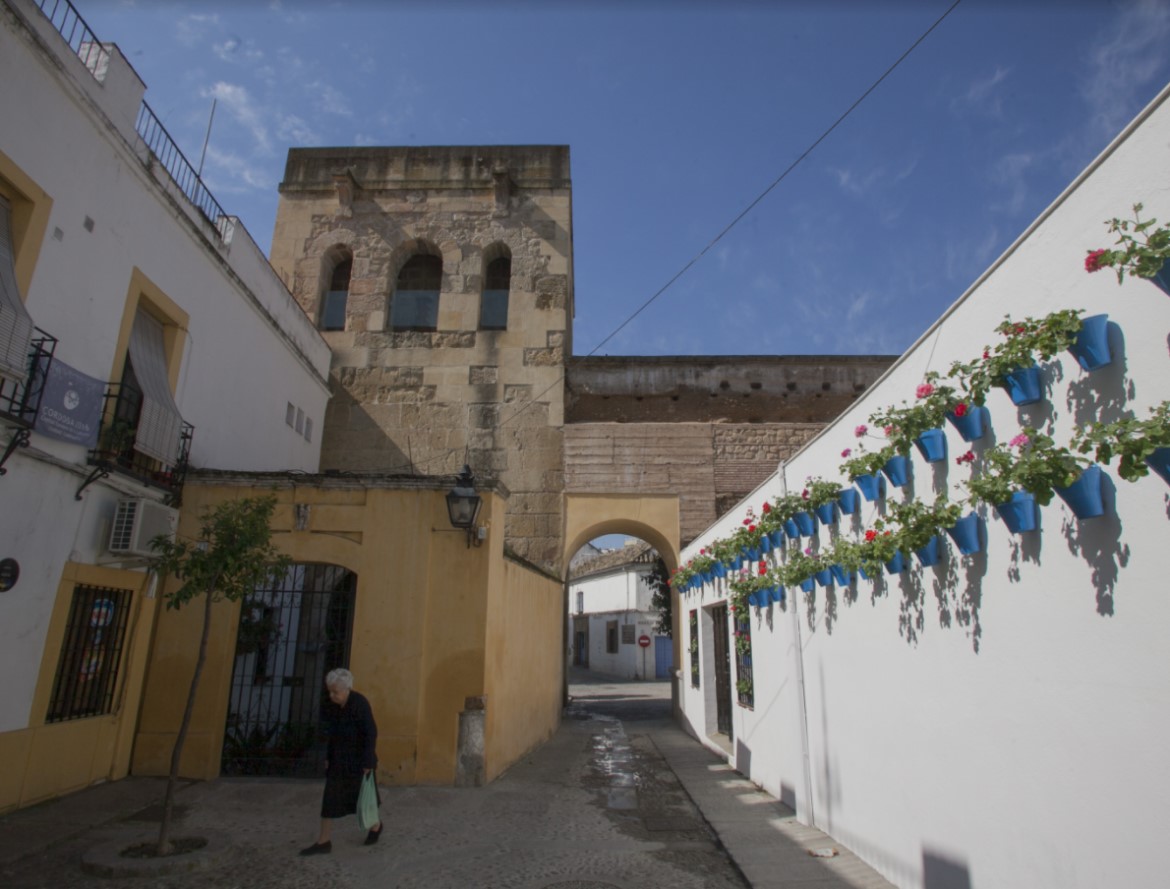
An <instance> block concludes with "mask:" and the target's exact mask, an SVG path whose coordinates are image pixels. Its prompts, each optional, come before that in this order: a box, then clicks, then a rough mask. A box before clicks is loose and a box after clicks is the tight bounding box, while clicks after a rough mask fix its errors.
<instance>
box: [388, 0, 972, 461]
mask: <svg viewBox="0 0 1170 889" xmlns="http://www.w3.org/2000/svg"><path fill="white" fill-rule="evenodd" d="M961 2H962V0H955V2H954V3H952V4H951V5H950V6H949V7H948V8H947V10H946V12H944V13H943V14H942V15H940V16H939V17H938V18H937V19H936V20H935V21H934V23H933V24H932V25H931V26H930V27H929V28H927V29H926V30H925V31H923V32H922V34H920V35H919V37H918V39H917V40H915V41H914V42H913V43H912V44H910V46H909V47H907V49H906V50H905V51H904V52H903V53H902V54H901V55H900V56H898V58H897V59H896V60H895V61H894V63H893V64H891V65H890V66H889V67H888V68H886V70H885V71H883V72H882V74H881V76H880V77H878V78H877V80H875V81H874V82H873V83H872V84H870V86H869V88H868V89H866V90H865V92H863V93H862V94H861V95H860V96H858V97H857V99H855V100H854V102H853V104H851V105H850V106H849V107H848V108H847V109H845V111H844V112H842V113H841V115H840V116H838V118H837V119H836V120H835V121H833V123H832V124H830V125H829V127H828V128H827V129H826V130H825V131H824V132H822V133H821V134H820V136H818V137H817V138H816V140H815V141H813V142H812V143H811V144H810V145H809V146H808V147H807V148H806V149H805V150H804V151H802V152H801V153H800V155H799V156H797V158H796V159H795V160H794V161H792V163H790V164H789V165H788V166H787V167H786V168H785V169H784V171H783V172H782V173H781V174H780V175H779V176H777V177H776V178H775V179H774V180H772V182H771V184H770V185H768V187H767V188H765V189H764V190H763V191H762V192H760V193H759V194H758V195H757V196H756V198H755V199H754V200H753V201H752V202H751V203H750V204H748V205H747V206H746V207H744V209H743V210H741V211H740V212H739V214H738V215H737V216H736V217H735V218H734V219H732V220H731V222H729V223H727V225H725V226H724V227H723V229H722V231H720V232H719V233H718V234H717V235H716V236H715V237H714V238H712V239H711V241H710V242H709V243H708V244H707V245H706V246H705V247H704V248H703V249H702V250H700V251H699V252H698V253H696V254H695V255H694V256H693V257H692V258H691V259H690V261H688V262H687V263H686V265H684V266H683V267H682V268H681V269H679V270H678V271H677V272H675V274H674V275H673V276H672V277H671V278H670V280H668V281H667V282H666V283H665V284H663V285H662V286H661V287H659V288H658V290H657V291H655V293H654V294H653V295H652V296H651V297H650V298H649V299H647V300H646V301H645V302H643V303H642V305H640V306H639V307H638V308H637V309H635V310H634V311H633V312H632V313H631V314H630V315H629V316H628V317H627V318H626V319H625V320H624V321H622V323H621V324H619V325H618V326H617V327H615V328H614V329H613V330H612V331H610V333H609V334H608V335H607V336H606V337H605V339H603V340H602V341H601V342H599V343H598V344H597V345H596V346H594V347H593V348H592V349H590V350H589V351H588V352H586V353H585V356H584V357H586V358H588V357H591V356H593V355H594V354H596V353H597V351H598V350H599V349H600V348H601V347H602V346H604V345H605V344H606V343H608V342H609V341H610V340H612V339H613V338H614V337H615V336H617V335H618V334H619V333H620V332H621V331H622V330H623V329H624V328H625V327H626V326H627V325H629V324H630V322H631V321H633V320H634V319H635V318H637V317H638V316H639V315H640V314H642V312H644V311H645V310H646V309H647V308H649V307H650V305H651V304H653V303H654V302H655V301H656V300H657V299H658V298H659V297H661V296H662V295H663V294H664V293H666V291H667V290H669V289H670V288H671V287H672V286H673V285H674V283H675V282H676V281H678V280H679V279H680V278H681V277H682V276H683V275H685V274H686V273H687V272H688V271H690V269H691V267H692V266H694V265H695V264H696V263H697V262H698V261H699V260H700V259H702V258H703V257H704V256H705V255H706V254H707V252H708V251H709V250H710V249H711V248H712V247H714V246H715V245H716V244H718V243H719V242H720V241H721V240H723V238H724V237H725V236H726V235H727V234H728V232H730V231H731V230H732V229H733V228H735V226H736V225H738V224H739V223H740V222H741V221H742V220H743V219H744V217H746V216H747V215H748V214H749V213H751V212H752V210H754V209H755V208H756V206H757V205H758V204H759V203H760V202H761V201H762V200H764V198H766V197H767V196H768V195H769V194H770V193H771V192H772V190H773V189H774V188H776V186H777V185H779V184H780V183H781V182H783V181H784V180H785V179H787V178H788V175H789V174H790V173H791V172H792V171H793V170H795V169H796V168H797V167H798V166H800V164H801V163H802V162H803V161H804V160H805V159H806V158H807V157H808V156H809V155H810V154H812V153H813V151H815V150H816V148H817V146H819V145H820V144H821V143H822V142H824V141H825V139H827V138H828V137H829V135H830V134H831V133H832V132H833V131H834V130H835V129H837V127H839V126H840V125H841V124H842V123H844V122H845V120H846V118H848V117H849V115H851V114H852V113H853V112H854V111H856V110H857V108H858V107H859V106H860V105H861V103H862V102H864V101H865V100H866V99H867V98H869V95H870V94H871V93H872V92H873V91H874V90H876V89H877V88H878V87H879V86H880V85H881V84H882V82H883V81H884V80H885V79H886V78H887V77H889V76H890V75H891V74H892V73H893V72H894V70H895V69H897V67H898V66H899V65H901V64H902V62H904V61H906V59H907V58H908V57H909V56H910V54H911V53H912V52H914V50H915V49H917V48H918V46H919V45H920V44H921V43H922V42H923V41H924V40H926V38H927V37H929V36H930V35H931V33H932V32H933V31H934V30H935V28H937V27H938V26H939V25H941V24H942V23H943V22H944V21H945V20H946V18H947V17H948V16H949V15H950V14H951V13H952V12H954V11H955V9H956V8H957V7H958V5H959V4H960V3H961ZM564 380H565V374H564V371H561V373H560V374H559V375H558V376H557V379H556V380H554V381H553V382H552V383H550V384H549V385H548V386H546V387H545V388H544V389H542V390H541V391H540V392H539V393H537V394H536V395H535V396H534V397H532V398H530V399H529V400H528V401H527V402H526V403H525V404H524V405H522V406H521V407H520V408H519V409H518V410H517V411H516V412H515V413H514V414H512V415H511V416H510V417H507V418H506V419H503V420H501V421H500V422H499V424H497V426H496V428H497V429H500V428H503V427H504V426H506V425H508V423H510V422H512V421H513V420H515V419H516V418H518V417H519V416H521V415H522V414H523V413H524V411H526V410H528V409H529V408H530V407H531V406H532V405H534V404H538V403H539V399H540V398H541V397H542V396H543V395H545V394H546V393H548V392H550V391H552V390H553V389H554V388H555V387H557V386H559V385H561V384H562V383H563V382H564ZM459 450H460V449H459V448H450V449H448V450H446V451H441V452H439V453H437V454H435V455H434V456H433V457H431V458H430V459H429V460H425V461H423V463H422V466H430V465H432V464H433V463H435V462H436V461H438V460H444V461H445V460H446V458H447V457H449V456H450V455H451V454H453V453H456V452H458V451H459ZM399 468H402V469H406V468H410V467H399ZM392 471H394V470H392Z"/></svg>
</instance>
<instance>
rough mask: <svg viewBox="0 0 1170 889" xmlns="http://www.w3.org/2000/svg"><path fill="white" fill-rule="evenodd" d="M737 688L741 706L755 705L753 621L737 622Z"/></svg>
mask: <svg viewBox="0 0 1170 889" xmlns="http://www.w3.org/2000/svg"><path fill="white" fill-rule="evenodd" d="M735 690H736V693H737V694H738V695H739V703H740V706H743V707H752V706H754V705H755V702H756V697H755V683H754V681H753V679H752V625H751V621H747V620H745V621H736V623H735Z"/></svg>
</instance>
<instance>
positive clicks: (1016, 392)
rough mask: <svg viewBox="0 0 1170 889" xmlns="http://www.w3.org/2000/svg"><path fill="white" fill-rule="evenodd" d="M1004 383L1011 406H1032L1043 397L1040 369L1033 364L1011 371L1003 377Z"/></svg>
mask: <svg viewBox="0 0 1170 889" xmlns="http://www.w3.org/2000/svg"><path fill="white" fill-rule="evenodd" d="M1004 383H1005V384H1006V385H1007V390H1008V395H1009V396H1011V399H1012V404H1014V405H1016V406H1017V407H1018V406H1022V405H1025V404H1034V403H1035V402H1037V401H1039V400H1040V399H1041V398H1042V397H1043V395H1044V388H1043V387H1042V386H1041V385H1040V367H1039V366H1038V365H1035V364H1033V365H1032V366H1031V367H1021V368H1019V369H1017V370H1013V371H1012V372H1011V373H1009V374H1008V375H1007V376H1005V377H1004Z"/></svg>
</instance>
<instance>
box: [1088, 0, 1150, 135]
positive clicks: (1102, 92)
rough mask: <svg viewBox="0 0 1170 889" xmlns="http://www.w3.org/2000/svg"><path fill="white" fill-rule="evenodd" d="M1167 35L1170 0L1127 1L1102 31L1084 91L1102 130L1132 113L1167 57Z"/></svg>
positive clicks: (1115, 126) (1106, 132) (1112, 127)
mask: <svg viewBox="0 0 1170 889" xmlns="http://www.w3.org/2000/svg"><path fill="white" fill-rule="evenodd" d="M1168 38H1170V4H1168V3H1166V2H1164V0H1139V2H1136V3H1132V4H1129V5H1126V6H1124V7H1122V10H1121V15H1120V16H1119V18H1118V20H1117V26H1116V28H1114V29H1113V30H1112V31H1111V32H1105V33H1103V34H1100V35H1097V39H1096V40H1095V44H1094V45H1095V47H1096V48H1095V49H1094V50H1093V53H1092V57H1091V59H1090V62H1091V68H1090V71H1089V73H1088V75H1087V76H1086V78H1085V82H1084V84H1083V85H1082V87H1081V94H1082V95H1083V96H1084V98H1085V101H1086V102H1088V104H1089V108H1090V113H1091V115H1092V118H1093V124H1094V126H1095V127H1096V128H1097V129H1098V131H1099V132H1100V133H1101V134H1102V135H1105V136H1110V137H1111V136H1113V135H1115V134H1116V133H1117V132H1118V131H1119V130H1120V129H1121V128H1122V127H1123V126H1125V125H1126V124H1127V123H1128V122H1129V120H1130V118H1131V117H1133V114H1134V112H1135V111H1136V110H1137V109H1136V107H1135V105H1136V96H1137V95H1138V94H1139V93H1144V92H1146V90H1145V89H1144V87H1146V86H1147V85H1148V84H1149V83H1150V81H1151V80H1152V79H1153V78H1154V77H1155V76H1157V75H1158V72H1159V71H1160V70H1161V69H1162V67H1163V65H1164V63H1165V57H1166V53H1165V44H1166V41H1167V39H1168Z"/></svg>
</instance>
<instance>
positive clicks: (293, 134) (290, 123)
mask: <svg viewBox="0 0 1170 889" xmlns="http://www.w3.org/2000/svg"><path fill="white" fill-rule="evenodd" d="M276 136H277V138H278V139H280V141H282V142H290V143H292V144H293V145H320V144H321V137H320V135H319V134H318V133H317V132H316V131H315V130H314V129H313V128H312V127H310V126H309V125H308V123H306V122H305V121H304V120H302V119H301V118H299V117H297V116H296V115H295V114H285V115H282V116H281V117H280V119H279V120H277V122H276Z"/></svg>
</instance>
